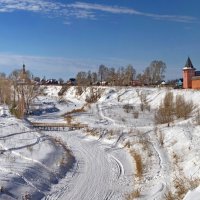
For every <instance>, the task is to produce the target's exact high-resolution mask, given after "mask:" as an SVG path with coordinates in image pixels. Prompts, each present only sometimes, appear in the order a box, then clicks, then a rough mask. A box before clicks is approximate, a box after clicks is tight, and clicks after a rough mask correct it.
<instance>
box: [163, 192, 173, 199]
mask: <svg viewBox="0 0 200 200" xmlns="http://www.w3.org/2000/svg"><path fill="white" fill-rule="evenodd" d="M165 200H174V196H173V194H172V192H171V191H168V192H167V193H166V194H165Z"/></svg>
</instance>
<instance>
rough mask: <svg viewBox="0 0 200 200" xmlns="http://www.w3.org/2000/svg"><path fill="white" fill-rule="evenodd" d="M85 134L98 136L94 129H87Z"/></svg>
mask: <svg viewBox="0 0 200 200" xmlns="http://www.w3.org/2000/svg"><path fill="white" fill-rule="evenodd" d="M86 133H87V134H89V135H92V136H98V135H99V132H98V130H97V129H95V128H87V129H86Z"/></svg>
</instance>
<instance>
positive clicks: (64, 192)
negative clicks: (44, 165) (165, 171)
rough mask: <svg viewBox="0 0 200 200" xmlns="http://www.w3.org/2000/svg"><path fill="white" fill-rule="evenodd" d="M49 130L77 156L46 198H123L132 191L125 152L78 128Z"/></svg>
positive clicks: (130, 171) (60, 199)
mask: <svg viewBox="0 0 200 200" xmlns="http://www.w3.org/2000/svg"><path fill="white" fill-rule="evenodd" d="M50 134H51V133H50ZM52 134H53V135H55V134H56V136H59V137H61V138H62V140H64V141H65V142H66V143H67V145H68V146H69V147H70V150H71V151H72V153H73V154H74V156H75V158H76V164H75V165H74V167H73V169H72V170H71V171H70V172H68V173H67V175H66V177H65V178H64V179H62V180H61V181H60V182H59V183H58V184H57V185H53V186H52V189H51V191H50V193H49V194H48V195H47V196H46V197H45V199H49V200H56V199H59V200H62V199H63V200H65V199H67V200H122V199H125V195H126V194H128V193H129V192H130V191H131V183H132V176H131V174H132V173H133V172H132V163H131V158H130V157H129V155H128V152H126V151H125V150H124V149H121V148H111V145H109V144H106V143H101V142H100V141H97V140H94V139H89V138H88V137H85V136H82V135H81V133H80V132H67V133H66V132H59V133H58V132H56V133H52ZM108 148H109V151H108Z"/></svg>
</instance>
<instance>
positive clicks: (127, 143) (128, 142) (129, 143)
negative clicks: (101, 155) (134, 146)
mask: <svg viewBox="0 0 200 200" xmlns="http://www.w3.org/2000/svg"><path fill="white" fill-rule="evenodd" d="M124 147H127V148H130V147H131V142H130V141H129V140H128V141H127V142H126V143H125V145H124Z"/></svg>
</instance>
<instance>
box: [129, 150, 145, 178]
mask: <svg viewBox="0 0 200 200" xmlns="http://www.w3.org/2000/svg"><path fill="white" fill-rule="evenodd" d="M131 156H132V157H133V159H134V160H135V166H136V174H135V175H136V177H137V178H142V174H143V163H142V158H141V155H140V154H138V153H137V152H135V151H133V150H132V151H131Z"/></svg>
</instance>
